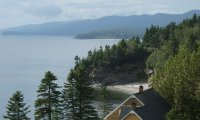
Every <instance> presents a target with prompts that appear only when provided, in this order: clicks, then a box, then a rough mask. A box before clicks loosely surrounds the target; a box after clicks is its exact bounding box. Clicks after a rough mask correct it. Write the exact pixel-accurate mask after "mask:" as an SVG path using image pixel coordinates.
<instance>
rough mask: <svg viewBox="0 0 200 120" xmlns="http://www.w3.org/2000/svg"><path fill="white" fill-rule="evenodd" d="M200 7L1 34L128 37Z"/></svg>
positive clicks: (9, 30) (34, 26)
mask: <svg viewBox="0 0 200 120" xmlns="http://www.w3.org/2000/svg"><path fill="white" fill-rule="evenodd" d="M194 13H196V14H198V15H200V10H192V11H189V12H186V13H183V14H164V13H158V14H155V15H132V16H107V17H103V18H98V19H88V20H78V21H67V22H66V21H61V22H50V23H43V24H30V25H24V26H19V27H14V28H7V29H3V30H0V32H1V33H2V34H3V35H40V36H41V35H46V36H76V38H79V39H95V38H116V39H130V38H131V37H132V36H133V35H134V36H137V35H138V36H140V37H142V36H143V35H144V33H145V29H146V28H147V27H150V26H151V25H158V26H166V25H167V24H169V23H170V22H172V21H174V22H175V23H180V22H181V21H182V20H183V19H186V18H190V17H192V15H193V14H194Z"/></svg>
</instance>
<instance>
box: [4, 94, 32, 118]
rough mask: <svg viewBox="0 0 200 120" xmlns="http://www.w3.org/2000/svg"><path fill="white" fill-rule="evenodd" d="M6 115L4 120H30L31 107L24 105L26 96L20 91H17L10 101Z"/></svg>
mask: <svg viewBox="0 0 200 120" xmlns="http://www.w3.org/2000/svg"><path fill="white" fill-rule="evenodd" d="M6 108H7V111H6V113H7V114H6V115H5V116H3V117H4V119H8V120H30V118H29V117H28V116H27V114H28V113H29V112H30V110H29V106H26V103H24V96H23V94H22V93H21V92H20V91H16V92H15V93H14V94H13V96H12V97H10V101H8V105H7V107H6Z"/></svg>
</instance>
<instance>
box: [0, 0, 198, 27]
mask: <svg viewBox="0 0 200 120" xmlns="http://www.w3.org/2000/svg"><path fill="white" fill-rule="evenodd" d="M199 4H200V0H192V1H191V0H182V1H180V0H165V1H161V0H0V28H1V27H9V26H16V25H22V24H27V23H29V24H32V23H44V22H49V21H68V20H74V19H93V18H99V17H104V16H110V15H123V16H126V15H134V14H137V15H139V14H155V13H160V12H161V13H183V12H186V11H189V10H192V9H199ZM13 20H14V21H13Z"/></svg>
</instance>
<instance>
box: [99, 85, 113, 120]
mask: <svg viewBox="0 0 200 120" xmlns="http://www.w3.org/2000/svg"><path fill="white" fill-rule="evenodd" d="M100 88H101V90H100V95H99V108H100V110H101V114H100V116H101V119H103V118H104V117H106V115H108V113H109V112H110V111H111V109H110V108H111V105H110V104H109V102H108V95H109V92H108V90H107V87H106V86H105V85H103V84H101V85H100Z"/></svg>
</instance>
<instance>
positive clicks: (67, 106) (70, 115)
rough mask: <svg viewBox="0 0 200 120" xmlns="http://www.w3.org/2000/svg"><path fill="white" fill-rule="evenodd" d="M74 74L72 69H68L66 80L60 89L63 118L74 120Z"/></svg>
mask: <svg viewBox="0 0 200 120" xmlns="http://www.w3.org/2000/svg"><path fill="white" fill-rule="evenodd" d="M74 99H75V75H74V71H73V70H70V73H69V75H68V78H67V82H65V83H64V89H63V91H62V108H63V110H62V111H63V120H68V119H70V120H74V116H75V115H74V113H75V101H74Z"/></svg>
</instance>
